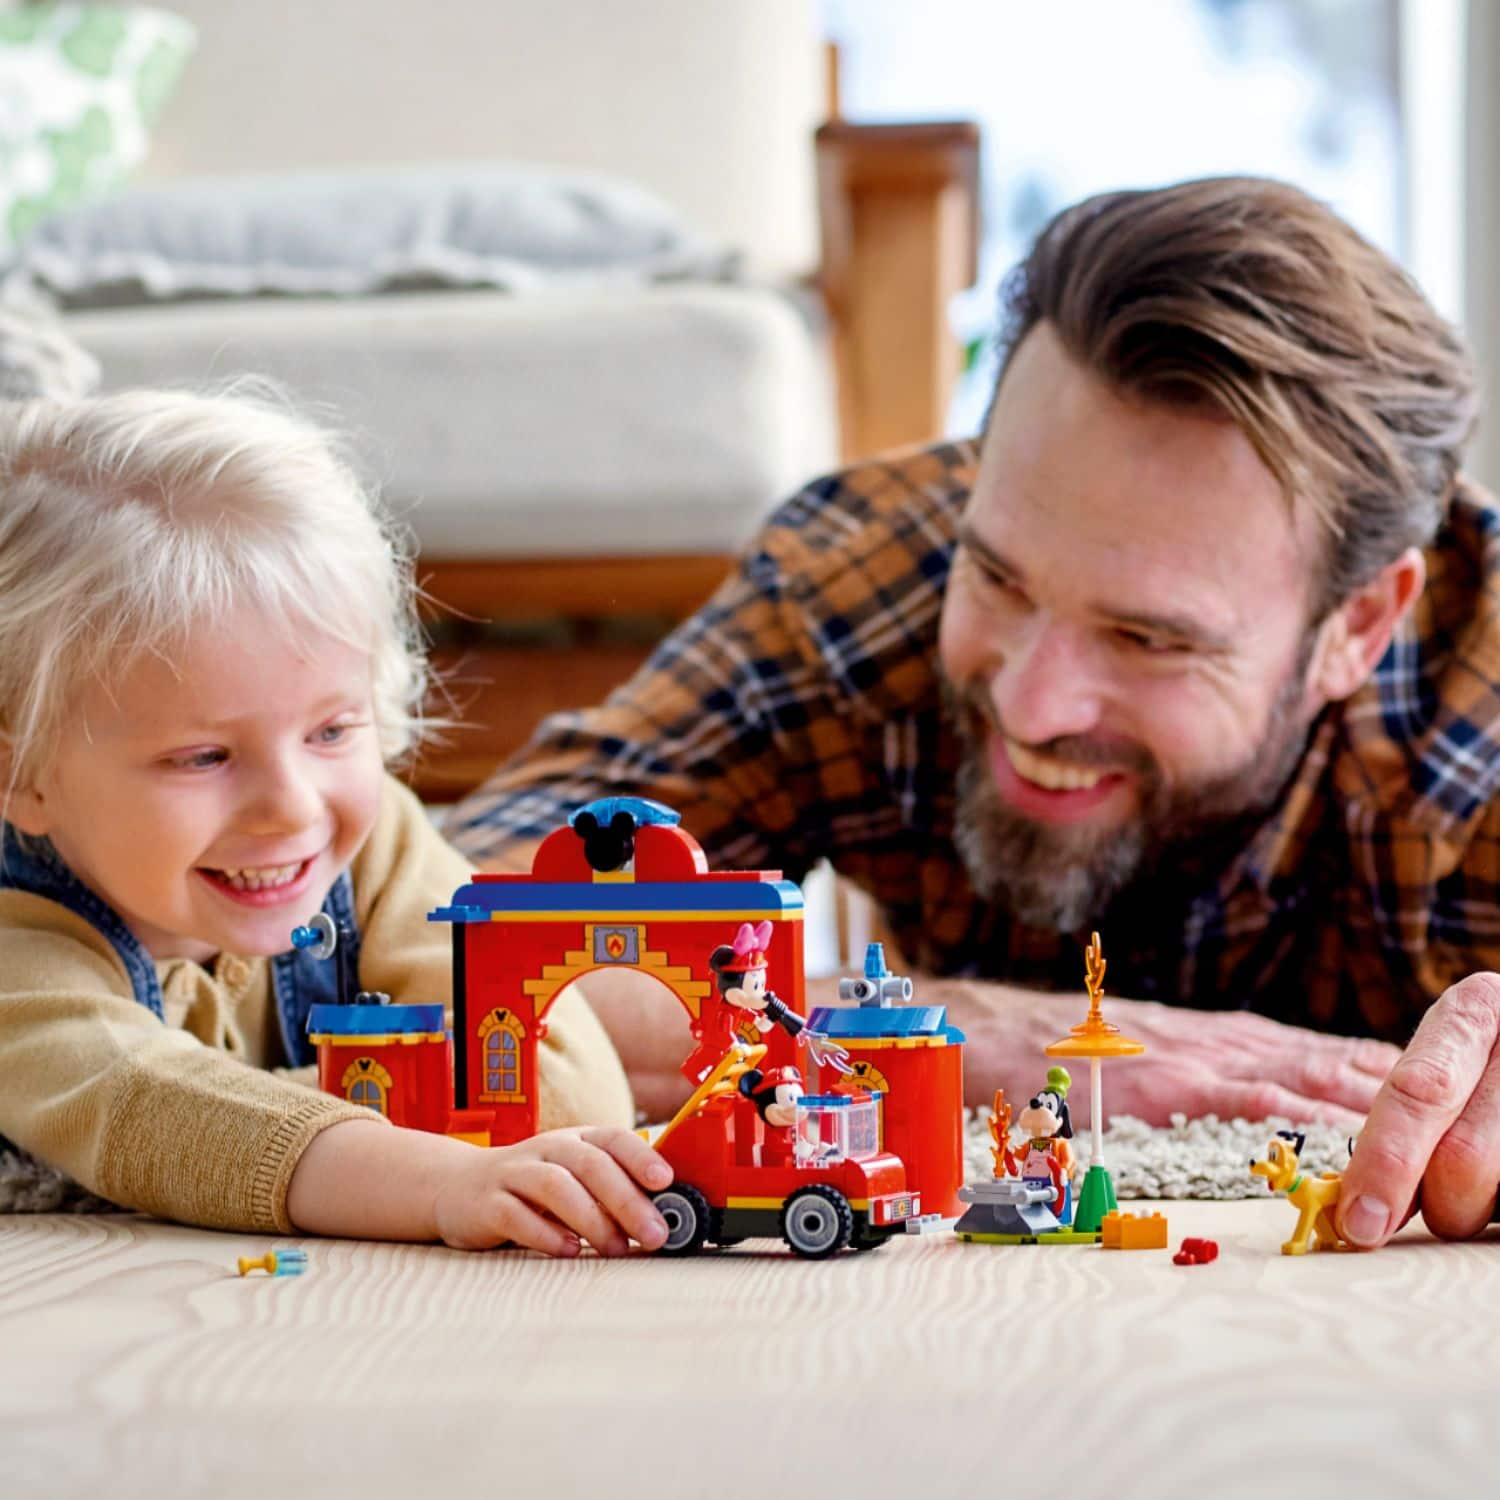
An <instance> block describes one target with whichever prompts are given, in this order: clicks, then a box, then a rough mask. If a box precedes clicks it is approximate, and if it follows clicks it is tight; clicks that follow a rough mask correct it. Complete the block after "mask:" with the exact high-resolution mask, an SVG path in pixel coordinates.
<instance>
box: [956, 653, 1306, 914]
mask: <svg viewBox="0 0 1500 1500" xmlns="http://www.w3.org/2000/svg"><path fill="white" fill-rule="evenodd" d="M1314 638H1315V633H1314V632H1313V631H1309V632H1308V633H1307V636H1306V638H1305V639H1304V641H1303V643H1302V646H1301V647H1300V649H1299V651H1298V653H1297V661H1296V664H1295V665H1294V666H1293V668H1292V670H1291V671H1290V672H1288V673H1287V676H1286V678H1285V679H1284V681H1283V682H1282V683H1281V685H1280V687H1278V689H1277V691H1276V698H1275V700H1274V702H1273V703H1272V704H1271V710H1270V713H1269V714H1268V715H1267V718H1266V728H1265V731H1264V733H1263V734H1262V735H1261V737H1260V740H1259V741H1258V742H1257V744H1256V745H1255V746H1254V748H1253V749H1252V750H1251V752H1250V753H1249V754H1248V755H1246V756H1245V757H1244V758H1243V759H1242V760H1241V761H1240V762H1239V764H1238V765H1236V766H1235V767H1234V768H1233V769H1231V770H1229V771H1227V772H1224V773H1222V774H1220V775H1218V776H1212V777H1208V778H1205V779H1203V780H1201V781H1194V782H1183V783H1181V784H1178V785H1175V786H1174V785H1172V784H1171V783H1169V782H1168V781H1167V780H1166V778H1165V777H1164V776H1163V774H1162V771H1161V767H1160V766H1159V765H1158V764H1157V762H1156V759H1155V757H1154V756H1152V755H1151V753H1150V752H1149V751H1148V750H1146V749H1145V747H1144V746H1134V747H1130V748H1128V749H1126V750H1125V751H1124V752H1123V753H1122V751H1121V749H1120V748H1119V746H1118V745H1112V746H1109V747H1102V746H1099V745H1096V744H1093V743H1091V742H1090V741H1089V739H1088V738H1087V737H1086V736H1072V735H1068V736H1064V737H1062V738H1059V739H1055V740H1051V741H1049V742H1048V743H1047V744H1045V745H1035V746H1031V747H1029V748H1031V749H1033V750H1035V751H1036V752H1037V753H1038V754H1041V755H1047V756H1051V757H1053V758H1055V759H1057V760H1059V761H1063V762H1066V763H1067V764H1069V765H1074V766H1096V765H1097V766H1106V767H1108V768H1109V769H1111V770H1116V771H1118V770H1125V771H1128V772H1130V773H1131V774H1132V775H1133V776H1134V778H1135V782H1136V786H1137V789H1138V795H1139V800H1140V807H1139V809H1138V810H1137V812H1136V813H1135V815H1134V817H1132V818H1131V819H1130V821H1129V822H1126V823H1123V824H1119V825H1116V826H1113V827H1111V828H1109V829H1107V830H1105V831H1104V832H1103V833H1099V832H1091V831H1088V830H1086V829H1085V828H1083V827H1069V826H1059V825H1056V824H1049V823H1043V822H1040V821H1038V820H1037V819H1034V818H1029V817H1026V816H1025V815H1024V814H1022V813H1019V812H1017V811H1015V810H1014V809H1013V808H1012V807H1010V806H1009V804H1007V803H1006V802H1005V801H1004V799H1003V798H1002V797H1001V796H1000V793H999V792H998V791H997V790H996V787H995V782H994V775H993V772H992V771H991V769H990V763H989V754H990V752H989V746H988V744H987V740H988V739H989V736H990V735H991V734H992V733H994V732H995V725H994V721H993V718H992V716H991V713H990V711H989V709H988V704H987V702H985V701H984V700H982V699H978V698H976V697H974V696H972V695H969V694H965V693H963V692H960V691H959V690H958V689H957V688H956V687H954V686H953V684H951V683H950V682H948V681H947V679H946V678H944V679H943V680H942V687H943V696H944V699H945V701H946V703H947V706H948V710H949V712H950V713H951V715H952V717H953V721H954V723H955V725H956V726H957V729H958V733H959V738H960V740H961V742H962V745H963V757H962V760H961V762H960V765H959V770H958V780H957V788H956V790H957V805H956V808H955V826H954V833H953V840H954V843H955V845H956V846H957V848H958V852H959V855H960V857H961V858H962V859H963V862H964V865H965V867H966V868H967V870H968V872H969V878H970V880H971V881H972V882H973V884H974V888H975V890H976V891H977V892H978V893H979V894H980V895H981V896H983V897H984V898H986V899H987V900H991V901H996V902H999V903H1002V904H1003V905H1004V906H1005V907H1006V908H1007V909H1008V910H1009V911H1010V912H1011V913H1012V914H1013V915H1014V916H1016V917H1017V918H1019V919H1020V920H1021V921H1022V922H1025V923H1027V924H1028V925H1030V926H1033V927H1039V928H1044V929H1047V930H1049V931H1054V932H1078V931H1081V930H1083V929H1085V928H1086V927H1087V926H1088V925H1089V924H1091V923H1092V922H1095V921H1097V920H1098V918H1099V917H1100V916H1101V915H1102V914H1103V913H1104V911H1105V910H1106V909H1107V908H1108V906H1109V904H1110V902H1111V901H1113V900H1114V898H1115V897H1116V896H1117V895H1119V894H1120V892H1121V891H1123V890H1124V889H1125V888H1126V887H1127V886H1129V885H1130V884H1131V882H1132V881H1134V880H1135V879H1137V878H1138V877H1139V876H1141V875H1142V874H1144V873H1146V872H1147V871H1150V870H1153V869H1155V868H1157V867H1159V866H1160V865H1161V864H1162V863H1163V862H1164V861H1165V860H1166V859H1167V858H1168V857H1169V856H1174V855H1175V856H1178V857H1179V858H1186V857H1188V856H1189V855H1190V854H1193V853H1198V854H1201V853H1202V852H1204V846H1206V845H1212V844H1213V843H1214V842H1215V836H1216V835H1224V834H1226V833H1228V832H1230V831H1232V830H1236V829H1240V828H1241V827H1242V826H1243V825H1247V824H1248V823H1249V821H1250V820H1252V819H1255V818H1258V817H1261V816H1263V815H1264V814H1265V813H1266V811H1267V810H1268V809H1269V808H1270V807H1271V806H1272V805H1273V804H1274V803H1275V801H1276V798H1277V795H1278V794H1279V793H1280V792H1281V790H1282V789H1283V787H1285V785H1286V783H1287V781H1288V780H1289V779H1290V777H1291V774H1292V772H1293V770H1294V769H1295V768H1296V765H1297V762H1298V761H1299V760H1300V759H1301V757H1302V752H1303V750H1304V748H1305V747H1306V744H1307V731H1308V726H1309V722H1310V721H1309V719H1308V717H1307V715H1306V713H1305V710H1304V708H1303V683H1304V679H1305V677H1306V673H1307V666H1308V663H1309V661H1310V660H1311V659H1312V647H1313V643H1314ZM991 743H992V741H991Z"/></svg>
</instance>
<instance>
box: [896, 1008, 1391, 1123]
mask: <svg viewBox="0 0 1500 1500" xmlns="http://www.w3.org/2000/svg"><path fill="white" fill-rule="evenodd" d="M917 998H918V999H919V1000H921V1001H925V1002H927V1003H928V1004H946V1005H947V1006H948V1017H949V1020H950V1021H952V1022H953V1024H954V1025H955V1026H957V1027H958V1028H959V1029H960V1030H961V1031H963V1032H965V1033H966V1034H967V1036H968V1046H967V1048H966V1049H965V1050H966V1054H967V1055H966V1056H965V1058H964V1076H965V1079H966V1085H965V1092H966V1094H967V1096H968V1097H967V1102H968V1103H970V1104H973V1105H976V1106H979V1107H983V1106H987V1105H988V1104H989V1102H990V1100H991V1099H992V1098H993V1096H994V1091H995V1089H996V1088H997V1087H1002V1088H1004V1090H1005V1094H1006V1097H1007V1098H1014V1099H1026V1098H1029V1097H1030V1096H1031V1095H1032V1094H1033V1093H1034V1092H1035V1091H1036V1089H1037V1087H1038V1086H1039V1085H1040V1083H1041V1080H1042V1079H1043V1078H1044V1077H1045V1076H1046V1071H1047V1059H1046V1056H1045V1048H1046V1046H1047V1044H1048V1043H1049V1042H1054V1041H1057V1040H1059V1039H1060V1038H1062V1037H1065V1036H1067V1034H1068V1033H1069V1031H1070V1030H1071V1029H1072V1027H1073V1026H1074V1025H1075V1024H1076V1023H1077V1022H1078V1021H1080V1020H1081V1019H1082V1018H1083V1014H1084V1012H1085V1010H1086V1009H1087V1004H1088V1002H1087V1000H1086V999H1085V997H1084V996H1083V995H1081V994H1079V995H1044V994H1037V993H1035V992H1034V991H1029V990H1020V989H1015V988H1013V987H1011V986H1007V985H998V984H981V983H976V982H971V981H967V980H965V981H957V980H932V979H928V980H919V981H918V982H917ZM1104 1016H1105V1019H1106V1020H1108V1021H1112V1022H1113V1023H1114V1024H1115V1025H1116V1026H1118V1027H1119V1028H1120V1030H1121V1031H1123V1032H1124V1033H1125V1035H1127V1036H1129V1037H1133V1038H1134V1039H1135V1040H1136V1041H1138V1042H1144V1043H1145V1044H1146V1054H1145V1056H1144V1057H1132V1058H1126V1059H1123V1060H1121V1061H1119V1062H1114V1063H1109V1064H1108V1065H1107V1066H1106V1068H1105V1079H1104V1102H1105V1108H1106V1109H1107V1111H1108V1112H1109V1114H1111V1115H1134V1116H1136V1117H1137V1118H1138V1119H1142V1120H1145V1121H1146V1122H1147V1123H1148V1124H1152V1125H1165V1124H1167V1123H1169V1121H1170V1119H1171V1117H1172V1115H1173V1114H1176V1113H1179V1112H1180V1113H1182V1114H1186V1115H1189V1116H1196V1115H1207V1114H1215V1115H1218V1116H1219V1117H1220V1118H1221V1119H1233V1118H1235V1117H1236V1116H1241V1117H1243V1118H1245V1119H1247V1120H1261V1119H1264V1118H1265V1117H1266V1116H1267V1115H1284V1116H1286V1117H1287V1118H1288V1119H1290V1120H1296V1121H1308V1120H1317V1121H1324V1122H1327V1123H1329V1124H1335V1125H1338V1126H1340V1127H1341V1128H1345V1129H1349V1130H1353V1129H1355V1128H1357V1127H1358V1125H1359V1123H1360V1121H1361V1119H1362V1117H1363V1116H1364V1114H1365V1112H1366V1111H1367V1110H1368V1109H1369V1108H1370V1107H1371V1105H1372V1104H1373V1102H1374V1100H1375V1097H1376V1095H1377V1093H1378V1092H1379V1089H1380V1085H1381V1083H1382V1082H1383V1081H1384V1079H1385V1076H1386V1074H1387V1073H1389V1072H1390V1070H1391V1068H1392V1067H1393V1066H1394V1065H1395V1062H1396V1059H1397V1058H1398V1057H1399V1056H1400V1052H1399V1051H1398V1049H1397V1048H1395V1047H1393V1046H1391V1045H1390V1044H1389V1043H1386V1042H1376V1041H1367V1040H1357V1039H1351V1038H1349V1037H1337V1036H1325V1035H1323V1034H1322V1033H1320V1032H1315V1031H1306V1030H1304V1029H1302V1028H1301V1027H1299V1026H1284V1025H1282V1024H1281V1023H1280V1022H1278V1021H1270V1020H1267V1019H1266V1018H1265V1017H1264V1016H1256V1015H1251V1014H1250V1013H1248V1012H1246V1011H1198V1010H1187V1009H1184V1008H1180V1007H1177V1006H1168V1005H1159V1004H1155V1003H1153V1002H1150V1001H1139V1000H1117V999H1115V998H1113V997H1111V996H1106V997H1105V1000H1104ZM1075 1100H1076V1101H1077V1102H1076V1104H1074V1101H1075ZM1069 1103H1070V1104H1074V1108H1073V1123H1074V1126H1075V1128H1076V1127H1077V1126H1078V1125H1079V1124H1081V1123H1082V1121H1083V1120H1085V1119H1086V1118H1087V1115H1088V1090H1087V1089H1086V1088H1076V1087H1075V1089H1074V1091H1073V1093H1072V1095H1071V1096H1070V1098H1069Z"/></svg>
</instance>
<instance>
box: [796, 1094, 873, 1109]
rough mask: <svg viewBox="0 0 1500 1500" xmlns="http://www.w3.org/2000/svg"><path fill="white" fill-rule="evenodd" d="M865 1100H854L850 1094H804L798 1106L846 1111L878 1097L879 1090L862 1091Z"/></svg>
mask: <svg viewBox="0 0 1500 1500" xmlns="http://www.w3.org/2000/svg"><path fill="white" fill-rule="evenodd" d="M864 1093H865V1096H866V1097H865V1098H860V1099H855V1098H854V1096H853V1095H852V1094H804V1095H803V1096H802V1097H801V1098H800V1099H799V1100H798V1101H797V1103H798V1104H805V1105H808V1106H813V1105H816V1106H817V1107H818V1108H819V1109H830V1108H832V1109H848V1108H849V1106H850V1105H851V1104H864V1103H866V1102H869V1101H873V1100H876V1099H878V1098H879V1097H880V1090H879V1089H866V1090H864Z"/></svg>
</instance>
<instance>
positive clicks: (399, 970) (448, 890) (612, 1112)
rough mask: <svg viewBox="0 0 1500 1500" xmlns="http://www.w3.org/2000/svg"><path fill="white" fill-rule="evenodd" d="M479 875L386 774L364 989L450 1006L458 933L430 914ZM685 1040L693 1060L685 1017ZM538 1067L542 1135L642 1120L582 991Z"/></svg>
mask: <svg viewBox="0 0 1500 1500" xmlns="http://www.w3.org/2000/svg"><path fill="white" fill-rule="evenodd" d="M473 873H474V866H473V865H472V864H470V862H469V861H468V860H467V859H466V858H465V857H464V856H463V855H462V854H460V853H459V852H458V851H457V850H456V849H454V848H453V846H452V845H451V844H449V843H447V842H446V840H444V838H443V837H442V835H441V834H440V833H439V832H438V831H437V829H436V828H435V827H434V826H433V824H432V822H431V820H430V819H429V818H428V816H427V814H426V813H425V812H424V811H423V809H422V804H421V803H420V802H419V801H418V800H417V798H416V797H415V795H414V794H413V793H412V792H411V791H410V790H409V789H408V788H407V787H405V786H403V785H402V784H401V783H400V782H398V781H397V780H395V778H394V777H388V778H387V780H386V785H385V787H384V789H383V791H382V802H381V809H380V817H379V819H378V820H377V822H376V825H375V827H374V829H373V830H372V831H371V833H370V837H369V838H368V839H367V840H366V842H365V845H364V847H363V848H362V849H361V850H360V852H359V854H358V855H357V856H356V857H355V860H354V865H353V870H352V874H353V879H354V902H355V912H356V916H357V917H358V921H359V926H360V933H361V939H360V958H359V980H360V983H361V984H362V985H363V986H364V987H365V988H366V989H371V990H384V991H385V992H386V993H387V994H389V995H390V996H391V998H392V999H394V1000H396V1001H398V1002H402V1001H404V1002H420V1001H428V1002H435V1001H441V1002H442V1003H443V1004H444V1005H449V1006H450V1007H451V1001H452V990H453V930H452V928H451V927H450V926H449V925H448V924H447V923H445V922H429V921H428V920H427V913H428V912H429V911H431V910H432V909H433V907H435V906H440V905H442V904H444V903H445V902H447V901H449V900H451V899H452V896H453V893H454V891H455V890H457V889H458V887H459V886H461V885H466V884H467V883H468V882H469V881H470V880H471V879H472V878H473ZM660 999H661V1003H662V1005H663V1006H667V1007H671V1006H674V1005H675V1004H676V1002H675V1001H674V1000H672V998H671V997H670V996H669V995H668V994H666V992H665V991H663V992H662V994H661V996H660ZM450 1014H451V1010H450ZM682 1038H683V1046H682V1050H683V1052H684V1053H686V1052H687V1051H688V1041H687V1024H686V1021H685V1020H684V1022H683V1026H682ZM537 1068H538V1073H539V1079H540V1088H539V1091H538V1092H539V1106H538V1123H539V1125H540V1127H541V1128H542V1129H543V1130H547V1129H551V1128H553V1127H556V1126H563V1125H619V1126H629V1125H632V1124H633V1123H634V1121H635V1112H634V1104H633V1102H632V1100H631V1096H630V1085H629V1084H628V1083H627V1082H626V1079H625V1070H624V1069H623V1068H622V1067H621V1066H620V1059H619V1057H618V1055H617V1054H616V1052H615V1049H614V1047H613V1045H612V1044H611V1043H610V1040H609V1036H608V1034H607V1033H606V1032H605V1030H604V1028H603V1026H601V1025H600V1024H599V1020H598V1018H597V1017H596V1016H595V1015H594V1013H593V1011H592V1010H590V1009H589V1006H588V1002H587V1001H586V1000H584V998H583V996H582V994H581V993H580V992H579V989H578V988H577V987H576V986H575V987H574V988H572V989H569V990H567V991H565V992H564V993H563V994H562V995H560V996H559V997H558V999H557V1000H556V1001H555V1002H554V1003H553V1005H552V1006H551V1007H550V1009H549V1010H548V1012H547V1035H546V1038H545V1039H544V1040H543V1042H542V1044H541V1046H540V1047H538V1049H537Z"/></svg>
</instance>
